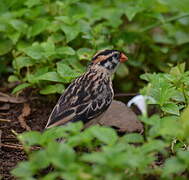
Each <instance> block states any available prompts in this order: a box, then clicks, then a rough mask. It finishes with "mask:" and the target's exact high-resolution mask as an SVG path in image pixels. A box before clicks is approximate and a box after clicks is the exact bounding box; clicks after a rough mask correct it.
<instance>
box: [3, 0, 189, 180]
mask: <svg viewBox="0 0 189 180" xmlns="http://www.w3.org/2000/svg"><path fill="white" fill-rule="evenodd" d="M188 31H189V1H188V0H182V1H177V0H164V1H162V0H153V1H152V0H136V1H134V0H107V1H105V0H100V1H88V0H83V1H82V0H65V1H61V0H55V1H51V0H14V1H11V2H9V1H6V0H1V1H0V75H1V77H2V78H1V79H0V81H1V82H2V84H3V83H4V86H5V85H6V83H5V82H6V78H7V79H8V82H9V85H7V86H11V90H12V93H14V94H17V95H18V94H19V93H21V92H22V91H23V90H25V89H28V88H31V89H32V91H31V92H30V94H36V92H37V93H40V94H43V95H48V98H49V100H51V98H52V97H54V96H49V94H56V93H62V92H63V91H64V89H65V87H66V86H67V84H68V83H70V82H71V81H72V80H73V79H74V78H75V77H77V76H79V75H80V74H81V73H83V72H84V71H85V68H86V66H87V63H88V62H89V60H90V58H91V56H92V55H93V53H95V52H96V51H97V50H99V49H104V48H114V49H119V50H122V51H124V52H126V53H127V55H128V57H129V61H128V63H127V64H124V65H121V66H120V67H119V70H118V71H117V73H116V75H115V76H114V88H115V91H116V92H131V93H133V92H135V93H136V92H139V91H140V93H141V94H143V95H146V96H151V97H152V98H153V99H154V100H153V102H150V101H149V102H148V104H149V105H148V107H150V106H151V104H153V105H154V106H155V107H156V109H157V111H156V113H153V115H149V114H143V115H140V116H139V118H140V120H141V122H142V123H143V124H144V133H143V134H137V133H131V134H125V135H122V136H119V135H118V134H117V132H116V130H114V129H112V128H108V127H98V126H94V127H91V128H88V129H86V130H83V131H81V129H82V127H83V125H82V124H81V123H76V124H69V125H68V126H66V127H64V128H54V129H50V130H48V131H45V132H44V133H40V132H39V131H29V132H25V133H23V134H19V135H18V139H19V140H20V141H21V142H22V144H23V147H24V150H25V152H26V154H27V156H26V154H24V155H23V159H25V160H26V161H23V162H21V163H19V164H18V166H17V167H16V168H15V169H14V170H12V171H11V172H12V174H13V175H14V177H18V178H19V179H28V180H29V179H45V180H47V179H56V178H63V179H68V180H69V179H71V180H72V179H107V180H110V179H118V180H119V179H120V180H121V179H149V178H155V179H160V178H161V179H188V178H189V173H188V172H189V147H188V143H189V134H188V132H189V119H188V117H189V106H188V102H189V71H188V66H189V64H188V53H189V45H188V43H189V35H188ZM184 62H185V63H184ZM139 77H140V78H139ZM116 82H121V83H116ZM12 86H13V87H12ZM1 88H2V87H1ZM6 88H7V87H6ZM7 89H8V90H10V87H9V88H7ZM121 100H123V99H121ZM36 107H37V106H36ZM14 108H16V106H13V109H14ZM19 108H20V107H19V106H18V109H19ZM34 109H35V107H34ZM50 109H51V108H50ZM50 109H49V111H50ZM47 111H48V110H47ZM47 111H46V113H47ZM15 112H17V113H18V114H19V113H20V110H18V111H15ZM37 112H38V111H37ZM44 112H45V108H44ZM12 114H13V113H12ZM150 114H151V113H150ZM9 115H11V111H10V114H9ZM46 116H47V115H46ZM46 116H44V118H45V117H46ZM7 118H9V116H7ZM15 118H16V117H15ZM13 119H14V118H12V120H11V122H12V121H13ZM31 119H33V120H34V119H38V118H37V117H35V118H31ZM42 121H43V122H44V119H43V120H42ZM34 122H35V120H34ZM14 123H17V122H16V121H13V125H14ZM0 125H1V129H3V128H2V127H6V128H5V129H7V130H9V128H10V127H12V126H7V125H5V124H4V123H2V122H1V121H0ZM11 125H12V124H11ZM37 126H38V125H36V126H34V125H33V127H34V129H33V130H42V126H40V128H39V127H37ZM15 127H16V128H18V126H15ZM15 127H14V126H13V128H15ZM23 131H24V130H23V129H19V128H18V133H20V132H23ZM3 133H4V132H3ZM102 134H103V135H102ZM60 137H63V138H65V139H66V140H65V142H64V143H58V142H57V141H56V139H57V138H60ZM36 145H37V146H38V147H41V148H40V149H39V150H34V151H33V147H35V146H36ZM8 153H9V152H7V156H6V157H8ZM22 153H23V151H22V152H21V154H22ZM18 154H19V153H18ZM26 157H28V158H27V159H26ZM47 157H48V158H47ZM5 159H6V158H5ZM13 159H14V158H13ZM21 159H22V158H21ZM21 159H20V160H21ZM14 165H15V164H14Z"/></svg>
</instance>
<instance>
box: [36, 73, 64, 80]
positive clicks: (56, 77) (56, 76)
mask: <svg viewBox="0 0 189 180" xmlns="http://www.w3.org/2000/svg"><path fill="white" fill-rule="evenodd" d="M37 79H38V80H45V81H53V82H64V79H62V78H61V76H59V74H58V73H57V72H47V73H45V74H43V75H41V76H38V78H37Z"/></svg>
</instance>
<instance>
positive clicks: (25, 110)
mask: <svg viewBox="0 0 189 180" xmlns="http://www.w3.org/2000/svg"><path fill="white" fill-rule="evenodd" d="M30 112H31V109H30V106H29V104H26V103H25V104H24V108H23V109H22V113H21V114H20V116H18V121H19V122H20V125H21V127H22V128H23V129H26V130H28V131H30V130H31V128H30V127H29V126H28V125H27V124H26V121H25V117H27V116H29V115H30Z"/></svg>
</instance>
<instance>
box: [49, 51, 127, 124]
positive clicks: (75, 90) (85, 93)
mask: <svg viewBox="0 0 189 180" xmlns="http://www.w3.org/2000/svg"><path fill="white" fill-rule="evenodd" d="M126 60H127V57H126V56H125V55H124V54H123V53H121V52H119V51H117V50H104V51H100V52H99V53H97V54H96V55H95V56H94V57H93V59H92V62H91V64H90V65H89V67H88V70H87V72H86V73H84V74H83V75H82V76H80V77H78V78H77V79H75V80H74V81H73V82H72V83H71V84H70V85H69V86H68V88H67V89H66V90H65V91H64V93H63V94H62V95H61V97H60V99H59V100H58V102H57V104H56V106H55V107H54V109H53V111H52V113H51V115H50V117H49V120H48V122H47V125H46V128H50V127H54V126H58V125H63V124H66V123H68V122H76V121H79V120H81V121H83V122H84V123H87V122H89V121H90V120H92V119H94V118H97V117H99V116H100V115H101V114H102V113H103V112H105V111H106V110H107V108H108V107H109V106H110V104H111V102H112V99H113V95H114V93H113V89H112V81H111V75H112V74H113V72H114V71H115V69H116V67H117V66H118V64H119V63H120V62H124V61H126Z"/></svg>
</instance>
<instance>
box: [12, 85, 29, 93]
mask: <svg viewBox="0 0 189 180" xmlns="http://www.w3.org/2000/svg"><path fill="white" fill-rule="evenodd" d="M30 86H31V84H29V83H23V84H19V85H18V86H16V87H15V88H14V89H13V91H12V93H13V94H15V93H17V92H19V91H22V90H23V89H25V88H27V87H30Z"/></svg>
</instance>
